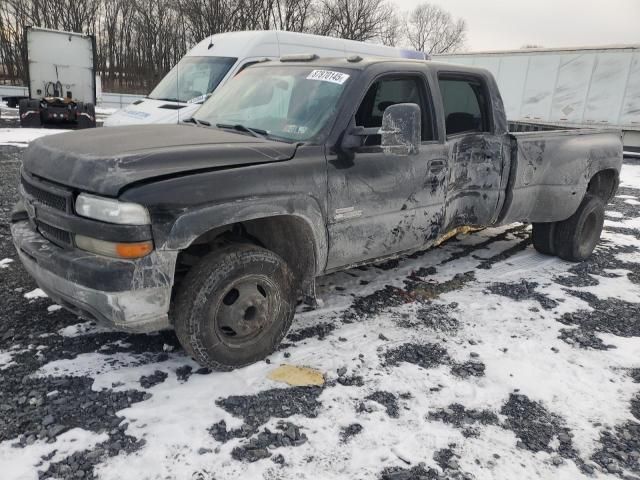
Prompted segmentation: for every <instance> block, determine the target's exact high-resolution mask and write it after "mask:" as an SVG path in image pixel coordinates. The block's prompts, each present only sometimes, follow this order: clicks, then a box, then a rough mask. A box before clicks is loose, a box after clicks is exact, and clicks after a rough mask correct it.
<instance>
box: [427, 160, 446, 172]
mask: <svg viewBox="0 0 640 480" xmlns="http://www.w3.org/2000/svg"><path fill="white" fill-rule="evenodd" d="M428 166H429V172H430V173H439V172H441V171H442V170H444V168H445V167H446V166H447V164H446V163H445V161H444V160H431V161H430V162H429V164H428Z"/></svg>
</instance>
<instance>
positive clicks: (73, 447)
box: [0, 428, 108, 480]
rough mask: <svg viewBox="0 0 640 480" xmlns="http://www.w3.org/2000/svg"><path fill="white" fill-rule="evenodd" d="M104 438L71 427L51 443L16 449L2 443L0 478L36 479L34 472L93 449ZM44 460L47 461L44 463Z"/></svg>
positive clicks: (7, 443) (10, 443)
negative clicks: (79, 452)
mask: <svg viewBox="0 0 640 480" xmlns="http://www.w3.org/2000/svg"><path fill="white" fill-rule="evenodd" d="M107 437H108V436H107V434H106V433H102V434H99V435H98V434H95V433H92V432H88V431H86V430H83V429H81V428H74V429H73V430H69V431H68V432H65V433H63V434H61V435H60V436H58V437H57V438H56V440H55V441H54V442H51V443H49V442H44V441H42V440H37V441H34V443H32V444H30V445H28V446H27V447H25V448H22V449H16V448H15V447H14V446H13V445H12V443H13V442H11V441H5V442H2V443H0V465H2V467H3V468H2V472H3V474H2V476H3V478H16V479H18V478H19V479H20V480H29V479H34V480H35V479H37V478H38V475H37V473H36V470H37V469H38V468H44V469H46V468H47V467H48V466H49V464H50V463H54V462H59V461H60V460H62V459H64V458H67V457H68V456H69V455H71V454H73V453H75V452H78V451H81V450H83V449H86V448H93V447H94V446H95V445H97V444H98V443H100V442H103V441H104V440H105V439H106V438H107ZM43 457H44V458H47V460H45V461H43V460H42V458H43ZM5 475H6V476H5Z"/></svg>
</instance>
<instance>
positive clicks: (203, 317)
mask: <svg viewBox="0 0 640 480" xmlns="http://www.w3.org/2000/svg"><path fill="white" fill-rule="evenodd" d="M294 311H295V288H294V285H293V274H292V273H291V270H290V269H289V267H288V265H287V264H286V263H285V261H284V260H283V259H282V258H280V257H279V256H278V255H276V254H275V253H273V252H271V251H269V250H266V249H264V248H261V247H257V246H254V245H251V244H232V245H229V246H226V247H223V248H221V249H219V250H217V251H214V252H212V253H210V254H209V255H207V256H206V257H204V258H203V259H202V260H201V261H200V262H199V263H198V264H196V265H195V266H194V267H193V268H192V269H191V270H190V271H189V273H188V274H187V275H186V277H185V278H184V280H183V281H182V284H181V285H180V288H179V291H178V294H177V296H176V299H175V304H174V312H175V330H176V334H177V336H178V339H179V340H180V343H181V344H182V346H183V347H184V349H185V350H186V351H187V352H188V353H189V354H190V355H191V356H193V357H194V358H195V359H196V361H198V362H199V363H200V364H202V365H205V366H208V367H210V368H213V369H215V370H232V369H233V368H237V367H241V366H244V365H248V364H250V363H254V362H256V361H258V360H261V359H263V358H265V357H266V356H267V355H269V354H270V353H271V352H273V351H274V350H275V349H276V347H277V346H278V345H279V343H280V341H281V340H282V338H283V337H284V336H285V335H286V333H287V331H288V330H289V327H290V326H291V322H292V320H293V314H294Z"/></svg>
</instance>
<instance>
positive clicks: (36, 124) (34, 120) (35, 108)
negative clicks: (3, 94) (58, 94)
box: [18, 98, 42, 128]
mask: <svg viewBox="0 0 640 480" xmlns="http://www.w3.org/2000/svg"><path fill="white" fill-rule="evenodd" d="M18 114H19V116H20V126H21V127H23V128H40V127H41V126H42V118H41V117H40V102H39V101H38V100H31V99H29V98H23V99H22V100H20V103H19V105H18Z"/></svg>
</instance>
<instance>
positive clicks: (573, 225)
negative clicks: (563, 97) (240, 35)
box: [11, 55, 622, 369]
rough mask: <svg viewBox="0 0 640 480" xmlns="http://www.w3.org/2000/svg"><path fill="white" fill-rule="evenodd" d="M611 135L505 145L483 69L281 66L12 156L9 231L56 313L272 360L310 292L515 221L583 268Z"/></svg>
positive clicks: (595, 229) (609, 163)
mask: <svg viewBox="0 0 640 480" xmlns="http://www.w3.org/2000/svg"><path fill="white" fill-rule="evenodd" d="M621 163H622V142H621V134H620V132H617V131H611V130H597V129H589V130H570V131H563V130H557V131H544V132H531V133H509V132H508V131H507V121H506V118H505V114H504V109H503V104H502V100H501V97H500V94H499V92H498V89H497V87H496V82H495V80H494V78H493V77H492V76H491V74H490V73H489V72H487V71H486V70H480V69H474V68H466V67H456V66H452V65H448V64H438V63H434V62H429V61H426V62H425V61H407V60H384V59H375V60H374V59H371V60H363V59H361V58H359V57H351V58H347V59H339V60H327V59H317V58H315V57H314V56H312V55H309V56H304V55H303V56H296V57H289V58H286V57H283V58H282V59H281V60H279V61H265V62H261V63H258V64H256V65H253V66H251V67H249V68H247V69H245V70H244V71H243V72H241V73H240V74H239V75H238V76H237V77H236V78H234V79H233V80H232V81H230V82H228V83H227V84H226V85H225V86H224V87H223V88H222V89H221V90H220V91H219V92H217V93H216V94H215V95H214V96H212V97H211V98H210V99H209V100H208V101H207V102H206V103H205V104H204V106H203V107H202V108H201V109H200V110H199V111H198V112H197V113H196V114H195V116H194V117H193V119H192V120H191V123H189V124H183V125H152V126H130V127H122V128H110V129H97V130H94V131H83V132H74V133H67V134H61V135H52V136H48V137H45V138H41V139H39V140H37V141H35V142H33V143H32V144H31V146H30V147H29V148H28V149H27V150H26V152H25V154H24V160H23V168H22V173H21V186H20V190H21V195H22V199H21V201H20V203H19V204H18V205H17V206H16V209H15V211H14V213H13V215H12V225H11V230H12V234H13V239H14V243H15V246H16V248H17V251H18V254H19V256H20V259H21V260H22V262H23V264H24V266H25V268H26V269H27V271H28V272H29V273H30V274H31V275H32V276H33V278H35V279H36V281H37V283H38V284H39V285H40V287H41V288H42V289H43V290H44V291H45V292H46V293H47V294H48V295H49V296H50V297H51V298H52V299H53V300H54V301H56V302H58V303H59V304H60V305H62V306H64V307H65V308H67V309H69V310H71V311H72V312H75V313H77V314H78V315H80V316H82V317H86V318H89V319H95V320H97V321H99V322H102V323H104V324H107V325H110V326H112V327H114V328H116V329H120V330H125V331H131V332H152V331H156V330H160V329H166V328H174V329H175V331H176V333H177V336H178V338H179V339H180V342H181V343H182V345H183V346H184V348H185V350H186V351H187V352H188V353H189V354H191V355H192V356H193V357H194V358H195V359H196V360H197V361H198V362H200V363H201V364H203V365H207V366H210V367H212V368H215V369H231V368H234V367H238V366H241V365H246V364H249V363H252V362H255V361H257V360H259V359H262V358H264V357H265V356H267V355H269V354H270V353H271V352H272V351H273V350H274V349H275V348H276V347H277V346H278V344H279V342H280V341H281V340H282V338H283V337H284V335H285V334H286V332H287V330H288V329H289V327H290V325H291V322H292V319H293V316H294V311H295V308H296V305H297V303H298V302H299V301H300V300H306V301H308V302H313V301H314V299H315V290H314V285H315V278H316V277H318V276H320V275H323V274H326V273H329V272H334V271H337V270H343V269H346V268H350V267H353V266H355V265H360V264H365V263H371V262H377V261H380V260H382V259H384V258H388V257H393V256H398V255H401V254H406V253H410V252H414V251H417V250H421V249H425V248H428V247H429V246H432V245H434V244H436V243H437V242H439V241H440V240H442V239H443V238H445V237H446V236H447V235H450V232H452V231H455V230H456V229H457V228H458V227H462V226H472V227H484V226H493V225H501V224H508V223H512V222H529V223H531V224H532V236H533V244H534V246H535V248H536V249H537V250H538V251H540V252H543V253H545V254H549V255H557V256H559V257H560V258H562V259H565V260H569V261H580V260H583V259H585V258H586V257H588V256H589V255H590V254H591V252H592V251H593V249H594V248H595V246H596V244H597V242H598V240H599V238H600V233H601V231H602V225H603V220H604V206H605V204H606V203H607V202H608V201H609V199H610V198H611V197H612V195H613V194H614V193H615V191H616V189H617V186H618V178H619V172H620V168H621Z"/></svg>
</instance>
